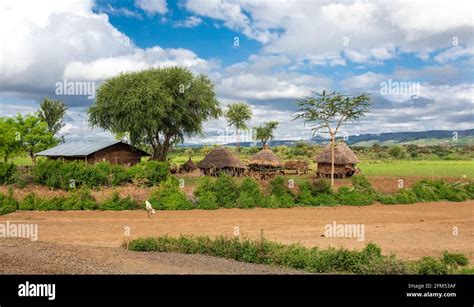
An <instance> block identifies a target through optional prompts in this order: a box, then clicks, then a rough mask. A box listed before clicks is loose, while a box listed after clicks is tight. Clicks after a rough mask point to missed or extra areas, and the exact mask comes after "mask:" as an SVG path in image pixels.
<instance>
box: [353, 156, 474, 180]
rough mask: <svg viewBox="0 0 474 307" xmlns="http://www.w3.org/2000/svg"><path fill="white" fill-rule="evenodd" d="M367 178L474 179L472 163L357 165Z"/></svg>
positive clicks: (443, 161)
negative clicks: (374, 176) (435, 177)
mask: <svg viewBox="0 0 474 307" xmlns="http://www.w3.org/2000/svg"><path fill="white" fill-rule="evenodd" d="M358 166H359V167H360V169H361V170H362V173H363V174H364V175H367V176H371V175H377V176H442V177H445V176H446V177H463V176H466V177H468V178H474V161H473V160H467V161H445V160H437V161H416V160H399V161H384V162H377V161H370V162H362V163H360V164H359V165H358Z"/></svg>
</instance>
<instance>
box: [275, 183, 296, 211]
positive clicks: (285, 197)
mask: <svg viewBox="0 0 474 307" xmlns="http://www.w3.org/2000/svg"><path fill="white" fill-rule="evenodd" d="M269 188H270V195H271V196H272V197H270V199H269V202H270V203H269V204H270V205H269V207H284V208H287V207H292V206H294V205H295V197H294V195H293V193H292V192H291V191H290V188H289V187H288V185H287V184H286V180H285V178H284V177H283V176H277V177H275V178H273V179H272V180H271V181H270V185H269Z"/></svg>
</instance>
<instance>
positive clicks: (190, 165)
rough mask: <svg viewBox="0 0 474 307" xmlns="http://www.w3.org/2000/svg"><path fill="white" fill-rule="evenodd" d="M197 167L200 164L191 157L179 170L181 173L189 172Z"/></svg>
mask: <svg viewBox="0 0 474 307" xmlns="http://www.w3.org/2000/svg"><path fill="white" fill-rule="evenodd" d="M197 169H198V166H197V165H196V164H195V163H194V162H193V160H191V157H189V160H188V161H186V162H185V163H183V164H182V165H181V167H180V168H179V171H180V172H181V173H189V172H192V171H194V170H197Z"/></svg>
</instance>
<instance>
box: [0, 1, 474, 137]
mask: <svg viewBox="0 0 474 307" xmlns="http://www.w3.org/2000/svg"><path fill="white" fill-rule="evenodd" d="M0 10H1V14H2V19H1V20H0V26H1V30H0V36H1V39H2V41H3V42H6V43H5V44H3V45H2V48H1V49H0V56H1V59H2V66H1V76H0V85H1V88H0V107H1V109H0V111H1V112H2V115H3V116H14V115H15V114H17V113H23V114H24V113H28V112H33V111H34V110H35V109H36V108H37V107H38V103H39V102H40V101H41V100H42V98H43V97H45V96H49V97H53V98H58V99H61V100H63V101H64V102H65V103H66V104H67V106H68V107H69V110H68V113H67V116H66V118H65V121H66V126H65V127H64V128H63V130H62V131H61V133H62V134H63V135H65V137H66V139H70V140H74V139H83V138H84V137H89V138H102V137H110V134H108V133H107V132H106V131H101V130H98V129H94V130H91V128H90V127H89V126H88V123H87V114H86V111H87V108H88V107H89V106H90V105H91V104H92V103H93V102H94V100H93V99H89V98H87V95H83V93H76V94H75V95H56V93H57V92H56V89H57V84H58V83H61V82H64V81H65V80H67V81H70V82H90V83H93V84H94V86H95V87H98V86H100V84H101V83H102V82H103V81H104V80H105V79H107V78H109V77H111V76H114V75H117V74H119V73H120V72H122V71H136V70H141V69H146V68H149V67H163V66H170V65H182V66H186V67H188V68H189V69H191V70H192V71H193V72H194V73H204V74H207V75H208V76H209V78H211V80H212V81H213V82H214V83H215V85H216V93H217V96H218V99H219V101H220V102H221V103H222V105H223V106H224V107H225V106H226V105H227V104H228V103H231V102H236V101H245V102H247V103H249V104H250V105H251V107H252V110H253V113H254V117H253V119H252V121H251V124H250V126H252V127H253V126H256V125H259V124H261V123H263V122H265V121H268V120H272V119H275V120H278V121H279V122H280V126H279V128H278V130H277V133H276V137H277V138H279V139H308V138H310V137H311V131H310V129H309V128H308V127H305V126H304V125H303V123H302V122H300V121H293V120H292V118H293V116H294V112H295V111H297V109H296V107H295V104H294V101H295V100H296V99H299V98H301V97H303V96H307V95H311V93H312V92H314V91H321V90H324V89H326V90H338V91H342V92H345V93H350V94H358V93H361V92H369V93H371V95H372V97H373V105H372V108H371V112H370V113H369V114H368V115H367V116H366V117H365V118H364V119H363V120H361V121H360V122H359V123H357V124H354V125H347V126H345V127H344V129H345V133H347V134H359V133H381V132H396V131H418V130H428V129H445V130H461V129H469V128H472V127H473V120H472V119H473V113H472V112H473V111H472V110H473V109H474V108H473V104H474V99H473V96H474V86H473V79H474V71H473V68H474V65H473V64H474V47H473V45H474V38H473V37H474V35H473V28H474V27H473V26H474V24H473V19H472V13H473V4H472V1H467V0H466V1H462V0H455V1H449V2H448V1H423V0H418V1H402V0H400V1H340V2H338V1H309V0H296V1H278V2H275V1H247V0H229V1H226V0H207V1H199V0H181V1H166V0H129V1H102V0H101V1H92V0H84V1H80V0H73V1H61V0H47V1H41V2H39V1H10V0H7V1H3V2H2V4H1V5H0ZM236 40H238V46H235V45H234V42H235V41H236ZM388 82H390V84H397V85H402V83H403V84H404V85H406V86H407V90H408V92H407V93H396V92H390V93H388V94H387V93H384V92H383V91H382V90H381V88H382V86H383V84H387V83H388ZM413 97H415V98H416V99H413ZM205 133H206V137H205V138H193V139H191V140H188V141H189V142H194V143H201V142H204V143H216V142H217V143H222V142H226V141H232V138H233V135H231V134H232V132H231V131H230V130H229V129H228V128H227V126H226V122H225V120H224V119H219V120H217V121H212V122H208V123H206V124H205ZM246 137H248V138H250V137H251V134H250V133H248V134H246V135H244V136H243V139H244V140H245V138H246Z"/></svg>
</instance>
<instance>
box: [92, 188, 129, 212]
mask: <svg viewBox="0 0 474 307" xmlns="http://www.w3.org/2000/svg"><path fill="white" fill-rule="evenodd" d="M137 207H138V204H137V203H136V202H134V201H133V200H132V199H131V198H130V196H127V197H125V198H121V197H120V194H119V193H118V192H116V191H115V192H114V193H113V194H112V197H111V198H108V199H106V200H105V201H104V202H102V203H100V204H99V209H101V210H114V211H119V210H134V209H137Z"/></svg>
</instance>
